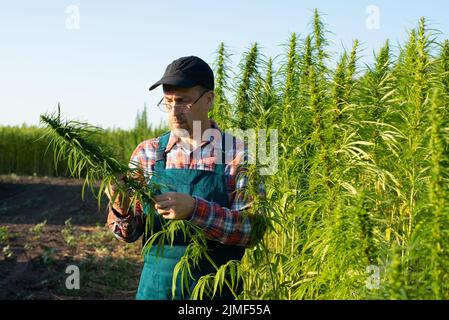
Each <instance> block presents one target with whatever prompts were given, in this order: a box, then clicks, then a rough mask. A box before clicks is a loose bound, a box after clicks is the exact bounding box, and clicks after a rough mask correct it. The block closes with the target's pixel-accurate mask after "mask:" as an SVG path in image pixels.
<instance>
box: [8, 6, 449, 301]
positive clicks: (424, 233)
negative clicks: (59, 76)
mask: <svg viewBox="0 0 449 320" xmlns="http://www.w3.org/2000/svg"><path fill="white" fill-rule="evenodd" d="M327 33H328V31H327V30H326V27H325V24H324V22H323V21H322V18H321V15H320V14H319V13H318V11H317V10H315V12H314V14H313V19H312V23H311V32H310V33H309V34H305V35H304V36H303V37H300V36H299V35H298V34H297V33H293V34H292V35H291V37H290V38H289V39H288V42H287V44H286V45H284V48H285V49H284V51H283V52H282V54H281V55H280V59H277V58H278V57H276V58H274V59H272V58H270V57H268V58H265V57H264V56H263V54H262V53H261V50H260V47H259V45H258V44H257V43H254V44H253V45H252V46H251V48H250V50H249V51H248V52H246V53H245V54H244V55H243V57H242V59H241V60H240V63H239V65H238V66H237V70H235V71H234V70H232V68H231V66H230V59H229V57H230V54H229V53H228V50H227V48H226V46H225V45H224V44H223V43H221V44H220V46H219V48H218V51H217V59H216V61H215V72H216V88H217V89H216V99H215V104H214V108H213V109H212V111H211V114H210V116H211V117H212V118H215V119H216V120H217V121H218V123H219V125H220V127H221V128H235V127H238V128H240V129H247V128H251V129H255V130H256V131H257V130H258V129H276V130H277V133H278V137H279V143H278V146H277V147H278V151H279V159H278V164H279V167H278V171H277V172H276V174H274V175H269V176H263V177H262V176H261V175H260V172H259V169H260V168H261V165H260V164H251V165H250V166H249V168H248V172H247V175H248V181H249V186H248V188H247V192H248V193H249V194H248V195H249V196H250V197H251V198H252V199H253V202H252V206H251V208H250V209H249V210H248V212H247V214H248V216H249V217H250V218H252V219H253V221H254V224H253V226H254V227H253V228H254V229H253V240H254V241H253V244H252V246H251V247H250V248H248V249H247V250H246V254H245V256H244V258H243V260H242V261H241V262H239V261H231V262H229V263H228V264H227V265H224V266H221V267H218V266H216V268H215V269H216V272H215V273H212V274H208V275H206V276H204V277H202V278H201V279H199V281H198V284H197V286H196V287H195V288H194V289H193V292H191V295H192V297H193V298H194V299H203V298H205V297H206V296H214V295H216V294H218V293H219V292H220V290H222V289H223V287H224V286H227V287H229V288H231V291H233V292H234V294H235V296H236V297H237V298H239V299H448V298H449V278H448V274H449V273H448V272H447V270H449V262H448V261H449V209H448V208H449V206H448V203H449V187H448V186H449V183H448V182H449V181H448V180H449V41H448V40H445V41H443V42H439V41H437V37H436V32H435V31H434V30H431V29H430V28H429V26H428V25H427V22H426V20H425V19H424V18H421V19H420V20H419V22H418V24H417V26H416V28H414V29H412V30H410V31H409V33H408V39H407V40H406V41H405V43H404V44H403V45H399V46H398V47H396V48H395V47H393V46H392V45H391V44H390V42H389V41H388V40H387V41H385V43H384V45H383V47H382V48H381V49H380V50H379V51H378V52H376V53H374V55H373V56H374V59H373V62H372V63H370V64H367V65H365V66H363V67H361V66H360V64H359V58H360V56H359V55H360V53H359V52H360V48H359V42H358V41H357V40H355V41H354V42H353V46H352V48H351V50H350V51H343V52H342V53H341V54H340V55H338V56H337V57H334V58H333V57H331V55H330V54H329V52H328V49H327V47H328V42H329V41H328V39H327ZM331 59H333V60H331ZM333 62H335V65H334V66H333ZM331 66H333V67H331ZM234 74H235V75H236V76H233V75H234ZM144 113H146V111H144ZM144 113H142V115H140V116H143V114H144ZM144 117H146V115H145V116H144ZM53 120H54V121H55V119H54V118H53ZM137 124H138V125H137V127H139V128H141V129H142V128H144V127H146V126H147V125H148V124H147V123H146V122H144V121H143V120H142V121H141V120H138V121H137ZM55 128H56V129H58V128H59V130H60V133H63V134H65V132H66V131H64V130H66V129H67V128H69V133H71V135H70V137H71V138H69V140H70V141H71V142H70V143H72V141H74V139H75V140H76V141H81V142H83V141H84V138H87V136H89V138H91V137H90V136H92V135H93V134H95V131H96V129H94V128H91V127H89V126H86V125H85V124H75V125H74V124H73V123H72V124H70V123H69V124H64V123H60V122H59V121H57V125H56V126H55ZM14 130H15V131H14ZM14 130H13V129H10V128H8V129H4V128H3V129H1V128H0V137H12V136H14V135H16V136H17V132H19V131H20V130H19V129H14ZM27 130H28V129H27V128H24V129H23V132H24V134H25V133H26V135H28V134H29V135H30V136H33V137H34V135H33V134H34V133H33V134H31V133H30V132H29V130H28V131H27ZM61 130H62V131H61ZM13 131H14V133H13V134H12V135H11V132H13ZM136 132H137V131H136ZM139 132H141V133H139V134H142V135H143V134H144V133H143V131H139ZM8 134H10V136H8ZM108 134H111V136H110V137H112V136H113V135H115V137H117V136H120V135H119V134H118V133H117V132H115V133H112V132H110V133H104V135H103V137H109V136H108ZM120 134H123V136H126V134H125V133H120ZM269 137H270V135H268V138H269ZM78 138H81V140H79V139H78ZM8 139H10V138H8ZM11 139H12V138H11ZM105 139H106V140H114V139H111V138H105ZM139 139H140V138H139ZM139 139H137V140H139ZM65 140H67V137H66V138H65ZM100 140H101V139H100ZM125 140H126V138H124V139H123V141H125ZM0 141H1V142H0V144H1V146H0V147H2V148H8V150H13V147H12V145H10V144H9V145H8V144H5V143H4V142H3V141H4V140H0ZM132 142H133V143H135V142H136V140H132ZM38 143H40V142H39V141H37V144H36V148H37V149H36V150H38V149H39V147H38ZM81 145H82V146H83V148H82V149H83V150H79V151H80V152H81V151H82V152H81V153H79V152H75V154H73V155H72V156H71V157H72V160H71V161H68V162H66V163H67V170H68V171H69V172H72V173H73V172H76V173H79V172H81V171H82V170H88V168H89V167H90V166H91V165H92V163H93V167H94V169H95V170H97V171H94V173H95V174H94V175H93V174H92V173H91V174H89V175H87V177H88V178H89V179H92V178H93V177H96V178H102V179H104V176H105V173H106V176H108V177H109V175H110V174H117V173H120V172H123V171H127V170H128V169H126V170H125V165H124V164H123V165H122V164H121V162H119V161H117V163H120V165H118V166H117V167H115V165H116V163H115V162H114V161H113V159H115V158H113V157H112V156H109V154H108V153H107V152H105V151H104V150H103V149H98V146H100V145H101V144H98V143H92V144H83V143H81ZM133 147H135V146H133ZM126 148H127V147H126V146H125V145H124V146H116V147H115V148H114V149H117V150H121V152H124V153H123V154H122V156H120V159H125V160H123V161H126V160H127V158H129V154H130V152H131V151H132V149H126ZM258 148H260V146H258ZM0 150H1V149H0ZM31 150H33V149H31ZM124 150H126V151H124ZM10 152H12V151H10ZM64 154H65V155H69V156H70V150H67V152H64ZM94 155H100V156H99V159H101V161H99V160H98V158H95V157H94ZM5 159H6V158H5ZM108 159H109V160H108ZM0 160H1V162H0V165H2V166H6V167H8V166H9V167H8V168H14V166H15V165H16V166H18V165H19V163H20V162H17V163H16V164H14V159H13V160H8V161H5V160H3V158H1V157H0ZM56 160H57V159H56ZM53 162H55V161H53ZM75 163H78V165H75ZM2 168H3V167H2ZM261 182H263V183H264V185H265V190H266V195H265V197H259V196H258V192H259V188H258V187H259V185H260V183H261ZM136 190H138V189H136ZM153 218H154V217H153ZM151 226H152V220H151V219H147V226H146V232H147V234H149V235H150V236H149V237H148V241H147V243H146V246H145V248H144V252H145V250H148V249H149V248H150V247H151V246H152V245H158V244H161V243H163V242H164V241H167V240H168V241H169V242H170V241H173V238H174V234H175V232H182V233H183V234H184V235H185V236H186V237H187V236H189V237H191V238H192V239H193V241H192V243H191V244H190V245H189V246H188V247H187V250H186V254H185V255H184V257H183V258H182V259H181V260H180V261H179V263H178V264H177V265H176V267H175V273H174V277H173V283H172V290H173V292H175V290H176V286H177V283H181V284H182V285H183V287H182V289H181V291H183V292H184V293H185V292H186V291H185V290H186V289H187V286H186V283H187V282H188V281H189V279H190V278H191V268H192V266H194V265H195V263H196V262H197V261H198V260H199V259H200V258H202V259H208V255H207V250H206V247H205V243H206V242H205V238H204V234H203V233H202V232H201V230H199V228H198V227H197V226H195V225H193V224H190V223H188V222H187V221H174V222H170V223H166V224H164V226H163V229H162V230H161V231H159V232H156V233H152V232H151ZM158 248H161V247H160V246H159V247H158ZM159 254H163V252H161V251H160V252H159ZM373 270H374V271H373ZM239 280H241V281H242V282H243V292H242V293H241V294H240V295H238V294H237V292H235V290H234V289H235V285H236V283H237V282H238V281H239Z"/></svg>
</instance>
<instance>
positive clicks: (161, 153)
mask: <svg viewBox="0 0 449 320" xmlns="http://www.w3.org/2000/svg"><path fill="white" fill-rule="evenodd" d="M169 139H170V131H169V132H166V133H164V134H163V135H162V136H161V137H160V138H159V143H158V146H157V150H156V165H155V170H156V171H159V170H164V169H165V163H166V160H167V153H166V152H165V148H167V144H168V141H169Z"/></svg>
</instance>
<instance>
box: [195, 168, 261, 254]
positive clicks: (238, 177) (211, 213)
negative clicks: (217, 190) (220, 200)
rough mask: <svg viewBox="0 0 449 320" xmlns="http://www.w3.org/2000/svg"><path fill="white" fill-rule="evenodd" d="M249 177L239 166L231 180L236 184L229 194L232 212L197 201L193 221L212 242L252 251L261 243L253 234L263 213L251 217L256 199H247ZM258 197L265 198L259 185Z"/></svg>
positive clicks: (202, 200)
mask: <svg viewBox="0 0 449 320" xmlns="http://www.w3.org/2000/svg"><path fill="white" fill-rule="evenodd" d="M246 173H247V169H246V167H245V166H238V168H237V169H236V173H235V176H234V175H231V176H229V177H228V180H234V181H235V182H234V183H232V185H233V188H234V190H229V189H230V186H229V185H228V192H229V191H231V194H230V198H231V202H230V208H226V207H222V206H220V205H219V204H217V203H214V202H209V201H206V200H205V199H203V198H201V197H196V196H195V197H194V198H195V209H194V211H193V214H192V216H191V217H190V219H189V221H190V222H192V223H194V224H196V225H198V226H200V227H201V228H202V229H203V230H204V232H205V234H206V237H207V238H208V239H211V240H216V241H219V242H221V243H223V244H228V245H238V246H243V247H250V246H252V245H254V244H255V243H256V242H257V241H258V240H259V239H260V236H259V235H257V236H256V235H254V234H253V226H254V223H255V221H256V219H258V217H257V215H258V214H259V213H256V214H254V213H253V214H252V215H250V212H249V210H248V209H249V208H250V207H251V203H252V201H253V199H252V198H251V197H250V196H248V195H247V187H248V177H247V175H246ZM228 184H229V181H228ZM258 195H259V196H260V197H265V190H264V186H263V184H262V183H261V184H260V185H259V190H258ZM264 232H265V230H263V231H262V234H263V233H264ZM258 234H260V232H259V233H258Z"/></svg>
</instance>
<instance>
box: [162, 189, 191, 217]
mask: <svg viewBox="0 0 449 320" xmlns="http://www.w3.org/2000/svg"><path fill="white" fill-rule="evenodd" d="M154 200H155V204H154V207H155V208H156V210H157V212H158V213H159V214H160V215H162V217H163V218H164V219H188V218H190V216H191V215H192V214H193V210H194V209H195V199H194V198H193V197H191V196H189V195H188V194H185V193H180V192H166V193H164V194H161V195H158V196H155V197H154Z"/></svg>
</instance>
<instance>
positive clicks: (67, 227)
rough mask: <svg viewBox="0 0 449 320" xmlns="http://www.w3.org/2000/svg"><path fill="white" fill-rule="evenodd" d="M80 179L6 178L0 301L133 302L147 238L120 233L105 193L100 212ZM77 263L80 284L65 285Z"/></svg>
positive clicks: (1, 186) (1, 192)
mask: <svg viewBox="0 0 449 320" xmlns="http://www.w3.org/2000/svg"><path fill="white" fill-rule="evenodd" d="M82 184H83V181H82V180H75V179H62V178H46V177H18V176H15V175H0V299H134V297H135V293H136V289H137V286H138V281H139V276H140V269H141V267H142V258H141V255H140V251H141V243H140V241H136V242H135V243H131V244H127V243H124V242H122V241H119V240H117V239H116V238H114V236H113V235H112V233H111V232H110V231H109V230H108V228H107V227H106V225H105V224H106V203H107V201H106V198H103V199H102V202H101V207H100V210H98V203H97V199H95V198H94V197H93V195H92V194H91V193H90V191H89V190H88V189H86V191H85V198H84V201H83V200H82V199H81V189H82ZM71 265H74V266H76V267H78V270H79V275H80V286H79V289H68V288H67V287H66V282H67V281H68V282H69V283H73V281H72V282H70V280H68V278H69V279H72V278H71V277H70V276H72V275H73V271H70V269H67V267H68V266H71ZM72 270H73V269H72ZM66 272H67V273H66Z"/></svg>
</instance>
